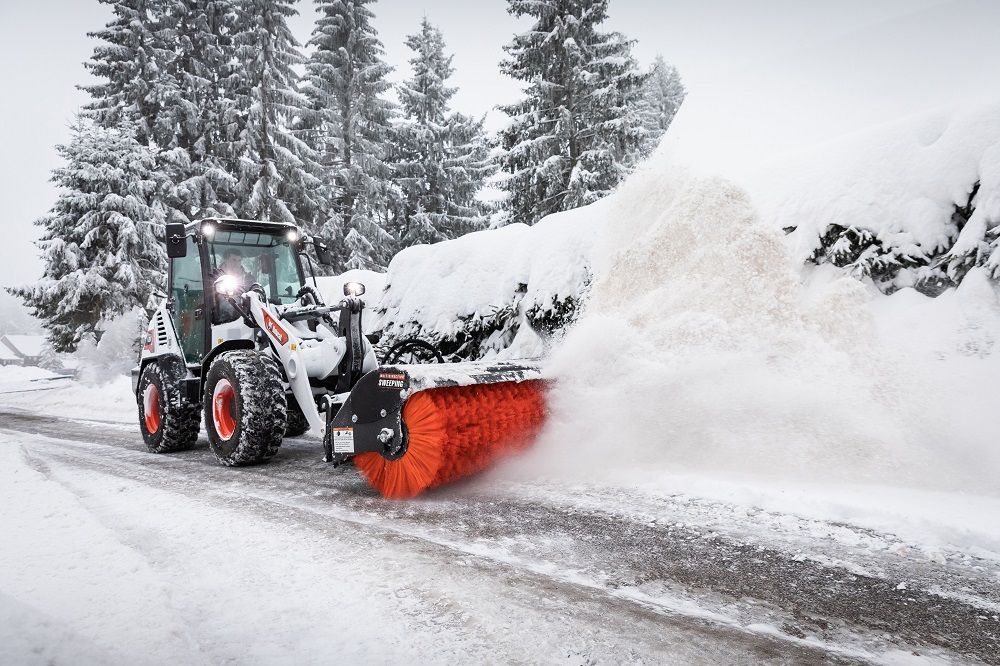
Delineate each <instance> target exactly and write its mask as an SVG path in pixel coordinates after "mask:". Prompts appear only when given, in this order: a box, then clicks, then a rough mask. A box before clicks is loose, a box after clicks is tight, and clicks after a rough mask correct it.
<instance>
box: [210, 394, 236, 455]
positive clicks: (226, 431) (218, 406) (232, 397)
mask: <svg viewBox="0 0 1000 666" xmlns="http://www.w3.org/2000/svg"><path fill="white" fill-rule="evenodd" d="M235 406H236V391H235V390H234V389H233V385H232V384H230V383H229V380H228V379H220V380H219V383H218V384H216V385H215V391H213V392H212V420H213V421H214V422H215V432H217V433H219V437H221V438H222V439H225V440H228V439H229V438H230V437H232V436H233V433H234V432H236V419H235V418H234V416H233V412H235V411H236V410H235V409H234V407H235Z"/></svg>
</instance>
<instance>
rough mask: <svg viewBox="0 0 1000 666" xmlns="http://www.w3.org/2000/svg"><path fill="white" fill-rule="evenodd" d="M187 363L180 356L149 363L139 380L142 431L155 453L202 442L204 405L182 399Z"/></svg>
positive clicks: (176, 449) (147, 446)
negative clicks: (199, 435) (200, 436)
mask: <svg viewBox="0 0 1000 666" xmlns="http://www.w3.org/2000/svg"><path fill="white" fill-rule="evenodd" d="M186 375H187V366H185V365H184V362H183V361H182V360H181V359H179V358H177V357H176V356H171V357H168V358H164V359H159V360H157V361H153V362H152V363H150V364H148V365H147V366H146V367H145V369H144V370H143V371H142V377H141V378H140V379H139V389H138V392H137V394H136V399H137V401H138V403H139V430H140V431H142V439H143V441H144V442H146V448H147V449H149V451H150V452H151V453H173V452H176V451H187V450H189V449H190V448H192V447H193V446H194V445H195V442H197V441H198V430H199V429H200V426H201V406H200V405H198V404H193V405H192V404H189V403H186V402H183V401H182V400H181V390H180V381H181V379H183V378H184V377H185V376H186Z"/></svg>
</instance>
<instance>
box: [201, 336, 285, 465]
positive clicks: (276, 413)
mask: <svg viewBox="0 0 1000 666" xmlns="http://www.w3.org/2000/svg"><path fill="white" fill-rule="evenodd" d="M286 409H287V406H286V403H285V389H284V387H283V386H282V383H281V371H280V370H279V369H278V364H277V363H275V361H274V359H272V358H270V357H268V356H264V355H262V354H258V353H257V352H255V351H250V350H246V349H240V350H237V351H230V352H225V353H223V354H220V355H219V356H218V358H216V359H215V361H213V362H212V367H211V368H210V369H209V371H208V375H207V377H206V379H205V431H206V432H207V433H208V443H209V446H211V448H212V453H214V454H215V457H216V458H218V459H219V462H221V463H222V464H223V465H228V466H239V465H255V464H258V463H262V462H266V461H268V460H270V459H271V458H272V457H274V454H275V453H277V452H278V448H279V447H280V446H281V439H282V437H283V436H284V434H285V425H286V421H287V413H286Z"/></svg>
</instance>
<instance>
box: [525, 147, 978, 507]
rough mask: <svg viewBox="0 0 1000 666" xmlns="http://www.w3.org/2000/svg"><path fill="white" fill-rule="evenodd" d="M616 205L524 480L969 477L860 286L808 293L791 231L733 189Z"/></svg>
mask: <svg viewBox="0 0 1000 666" xmlns="http://www.w3.org/2000/svg"><path fill="white" fill-rule="evenodd" d="M612 197H613V199H614V205H609V206H607V207H604V208H603V210H604V211H611V212H610V213H609V214H608V219H607V220H606V224H605V225H604V226H603V228H604V238H603V240H602V242H599V243H598V244H597V247H598V248H600V250H599V252H598V254H599V255H600V256H596V257H594V265H595V273H596V274H595V280H594V283H593V287H592V290H591V294H590V300H589V303H588V305H587V307H586V308H585V311H584V313H583V314H582V316H581V318H580V320H579V321H578V322H577V324H576V325H575V326H574V328H573V329H572V330H570V331H569V333H568V334H567V336H566V338H565V339H564V341H563V343H562V344H561V345H560V346H559V348H558V349H557V350H555V352H554V353H553V355H552V358H551V359H550V375H551V376H553V377H555V378H556V382H555V387H554V388H553V390H552V391H551V392H550V395H549V405H550V409H551V413H550V418H549V423H548V426H547V428H546V431H545V433H544V434H543V436H542V439H541V441H540V442H539V443H538V445H537V446H536V448H535V451H534V452H533V453H532V454H530V455H529V456H528V458H527V459H526V460H525V461H524V468H525V469H530V470H531V471H532V472H533V473H541V474H543V475H553V476H555V475H560V476H562V475H570V476H575V475H580V476H582V477H586V478H594V477H595V476H596V477H599V478H600V477H604V476H606V475H607V474H609V473H613V472H615V471H616V470H617V471H623V472H637V473H641V474H643V475H644V476H647V477H648V476H649V475H653V476H655V475H656V474H657V472H661V471H662V472H681V473H685V472H697V473H703V472H721V473H724V474H727V475H730V474H731V475H752V476H754V477H758V476H761V475H763V476H768V477H776V478H779V479H788V480H795V481H809V480H815V481H823V482H830V481H832V482H860V483H870V482H878V483H884V484H897V485H919V486H923V487H927V486H932V487H933V486H936V487H942V486H948V485H954V484H957V483H965V482H966V481H967V479H965V477H964V474H963V472H962V471H961V470H958V469H951V467H953V466H949V465H948V464H947V455H946V452H944V451H942V450H941V448H940V447H941V441H942V440H941V435H942V434H943V432H944V426H943V424H944V422H945V419H943V417H942V416H941V414H940V413H938V412H936V411H935V409H934V408H933V405H931V404H929V403H928V401H927V400H925V399H922V398H921V396H922V395H924V394H925V393H924V391H923V390H922V388H921V386H920V382H919V380H918V378H917V377H916V376H910V373H909V372H908V370H907V368H906V367H905V366H901V365H900V364H898V363H893V361H892V360H891V354H889V353H887V351H886V350H884V349H880V348H878V346H877V343H876V342H875V339H876V336H875V331H874V330H873V329H874V326H873V321H872V315H871V308H870V307H869V304H868V301H869V299H870V295H869V292H868V291H867V289H866V288H865V286H864V285H862V284H861V283H859V282H858V281H856V280H854V279H852V278H847V277H838V278H836V279H831V280H828V281H827V282H826V283H825V284H824V285H823V286H822V287H821V288H816V289H806V288H805V287H804V286H803V283H802V280H801V279H800V277H799V276H798V275H797V274H796V271H795V269H794V268H793V266H792V263H791V261H790V259H789V255H788V252H787V251H786V249H785V246H784V244H783V236H782V233H781V232H780V231H779V230H774V229H771V228H768V227H767V226H766V225H764V224H762V223H761V221H760V220H759V219H758V218H757V215H756V213H755V210H754V208H753V206H752V204H751V202H750V199H749V196H748V195H747V194H746V193H745V192H744V191H743V190H741V189H740V188H739V187H737V186H736V185H734V184H733V183H731V182H728V181H726V180H723V179H721V178H717V177H709V178H706V177H700V176H695V175H693V174H691V173H688V172H685V171H682V170H678V169H676V168H673V167H671V168H668V169H662V168H659V169H656V170H654V169H651V168H649V169H646V170H644V171H640V172H639V173H637V174H636V175H634V176H633V177H632V178H631V179H629V181H627V182H626V183H625V184H624V185H623V186H622V187H621V188H620V190H619V191H618V192H616V193H615V194H614V195H612ZM935 447H937V448H935Z"/></svg>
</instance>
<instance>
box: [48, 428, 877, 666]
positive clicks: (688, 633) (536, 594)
mask: <svg viewBox="0 0 1000 666" xmlns="http://www.w3.org/2000/svg"><path fill="white" fill-rule="evenodd" d="M32 445H33V450H34V451H35V454H34V455H41V456H44V458H45V460H47V461H48V462H49V464H51V465H53V466H54V467H55V468H56V469H57V470H60V471H59V472H58V473H57V476H59V475H64V476H68V477H70V478H72V477H74V476H75V475H79V474H81V473H84V474H88V475H92V474H93V472H97V473H100V474H102V475H110V476H111V477H114V478H119V479H122V478H126V479H128V478H133V479H137V480H138V482H140V483H142V484H145V485H148V486H151V487H154V488H158V489H162V490H166V491H168V492H174V493H180V494H183V495H184V496H186V497H192V496H196V497H198V498H199V499H200V500H201V501H206V502H208V503H209V504H210V505H212V506H216V505H219V504H220V503H221V504H222V505H225V506H226V507H228V508H230V509H234V510H238V511H240V512H249V514H251V515H252V516H254V517H257V518H261V519H264V520H272V521H275V522H278V523H281V524H282V525H287V524H289V523H290V522H291V523H293V524H294V525H295V526H296V528H297V529H304V530H309V531H312V532H314V533H317V534H319V535H321V536H322V537H323V538H325V539H329V540H330V541H335V542H337V544H340V543H341V542H342V541H344V540H345V538H346V540H347V541H348V542H349V548H350V549H351V550H356V549H358V548H360V549H361V550H368V551H370V552H379V553H382V552H386V545H387V544H386V542H388V545H389V549H388V551H389V552H399V551H402V552H403V553H405V554H406V555H405V556H406V557H416V558H418V559H422V560H426V561H427V562H426V563H424V564H423V565H421V566H420V567H419V569H420V570H422V571H426V570H428V569H430V568H439V569H442V570H443V571H442V573H441V574H439V575H438V576H436V578H438V581H437V582H441V581H447V580H449V579H451V578H452V577H453V576H456V575H457V576H459V577H463V578H469V576H470V574H468V573H465V572H466V571H471V572H473V574H472V582H470V583H469V587H470V588H471V589H475V588H476V586H477V585H479V586H482V585H483V580H484V579H490V580H495V579H499V580H501V581H505V583H504V585H503V592H504V595H505V596H506V597H511V596H513V597H514V599H513V601H514V605H515V607H520V608H522V610H523V609H525V608H530V607H532V606H542V607H543V608H549V609H555V610H557V611H558V614H559V615H560V616H562V617H560V619H559V620H558V621H557V622H556V624H561V625H564V628H563V629H561V630H560V633H563V632H569V633H570V634H574V633H580V632H582V634H583V635H587V636H589V635H594V636H596V637H598V638H599V639H600V640H598V641H597V642H598V646H599V644H600V642H601V641H604V642H605V643H607V641H608V640H609V638H610V637H614V638H615V639H616V641H617V643H616V644H617V645H618V646H619V647H620V646H629V647H628V648H627V649H625V648H622V649H624V650H625V651H624V652H618V653H615V652H612V653H610V654H606V655H604V657H605V658H610V659H612V660H613V661H618V660H621V658H622V656H624V657H625V659H624V660H625V661H629V662H642V661H643V660H645V659H651V660H652V661H653V662H654V663H657V662H661V661H662V659H663V658H665V657H666V656H667V655H669V656H670V657H671V659H670V660H671V661H672V662H676V661H677V658H678V657H679V656H680V655H681V654H684V653H686V652H691V651H692V650H694V651H695V652H696V653H697V654H698V658H697V661H708V662H712V663H807V664H808V663H855V662H857V661H859V659H858V658H857V657H854V658H851V657H849V656H848V655H839V654H838V653H837V651H836V649H834V650H833V651H826V650H822V649H817V647H816V646H810V645H805V644H804V643H798V642H795V641H788V640H787V639H782V638H779V637H775V636H771V635H767V634H766V633H761V632H754V631H747V630H745V629H742V628H740V627H738V626H732V625H729V626H726V625H719V624H718V623H717V622H716V621H714V620H713V619H712V618H704V617H703V618H699V617H691V616H685V615H681V614H677V613H671V612H667V611H665V609H664V608H662V607H660V606H658V605H657V604H656V603H653V602H652V601H645V600H637V599H634V598H630V597H628V596H622V595H616V594H614V593H611V594H609V593H608V591H607V590H603V589H600V588H596V587H593V586H588V585H585V584H580V583H573V582H570V581H566V580H562V579H560V577H559V576H554V575H551V574H549V575H546V574H545V573H544V572H533V571H526V570H525V568H524V567H522V566H518V563H517V562H504V561H498V560H496V559H494V558H490V557H488V556H485V557H484V556H483V555H481V554H478V555H477V554H476V553H475V552H470V551H469V550H463V545H464V546H465V547H466V548H467V547H468V544H461V543H455V544H451V545H447V544H441V543H437V542H435V541H433V540H428V539H427V538H426V537H425V536H422V535H419V534H410V533H407V531H405V530H399V529H393V526H392V524H391V523H387V522H386V521H385V520H384V519H383V518H382V517H379V516H377V515H375V516H372V515H370V514H368V515H366V514H358V515H356V516H354V520H353V521H351V520H350V518H349V517H348V518H347V520H344V519H343V516H332V515H330V514H329V513H323V512H321V511H317V510H315V509H312V510H311V509H309V508H305V507H302V506H298V505H297V504H296V503H295V502H291V503H289V502H281V501H275V499H273V498H268V497H264V496H261V495H260V494H258V493H256V492H254V491H255V489H254V488H252V487H248V484H246V483H236V484H230V485H227V486H222V487H220V486H219V485H217V484H216V483H215V480H214V479H202V478H190V477H184V476H181V475H180V474H179V473H181V472H184V471H190V470H183V469H180V466H176V465H172V464H168V465H159V466H153V467H150V468H147V469H144V470H141V473H140V474H139V475H138V476H137V475H136V474H135V472H136V470H135V469H134V467H135V465H134V464H132V463H134V462H135V460H134V459H135V458H136V457H139V458H141V459H154V460H163V458H162V457H160V456H148V455H145V454H139V453H134V452H131V451H121V450H119V451H117V452H116V453H118V454H121V455H114V456H110V457H108V456H106V455H102V454H106V453H111V452H115V451H114V450H113V449H111V450H109V448H108V447H102V446H100V445H92V444H88V445H83V446H73V447H72V450H67V448H66V445H65V443H63V442H50V441H44V440H35V441H33V442H32ZM157 467H158V468H157ZM260 469H262V470H263V469H264V468H260ZM236 478H238V479H243V478H245V477H244V475H239V474H237V475H236ZM105 485H108V484H105ZM289 490H290V489H289V488H285V489H284V490H283V492H285V493H286V494H294V493H289ZM313 499H314V500H318V501H319V502H320V503H321V504H325V503H326V501H327V500H326V496H325V494H323V495H322V496H320V497H319V498H316V497H315V495H314V496H313ZM377 503H378V504H385V503H384V502H382V501H381V500H378V501H377ZM333 513H340V512H333ZM349 514H350V511H347V515H348V516H349ZM338 517H339V518H340V520H337V519H336V518H338ZM112 522H113V521H112ZM351 523H353V525H354V527H363V529H362V530H361V531H360V532H358V531H357V530H351V531H350V532H345V531H344V529H343V528H344V526H345V525H349V524H351ZM348 535H350V537H349V538H347V536H348ZM359 535H360V536H359ZM359 538H360V539H361V540H362V541H363V542H364V543H363V546H360V547H359V546H357V545H356V543H355V542H356V541H357V540H358V539H359ZM333 547H334V548H339V547H341V546H339V545H335V546H333ZM471 550H472V551H474V550H475V549H471ZM456 567H461V568H459V569H456ZM463 574H464V575H463ZM421 584H422V585H425V586H427V585H430V587H432V588H433V586H434V585H435V581H434V580H433V579H432V580H430V581H427V580H422V581H421ZM411 587H412V585H411ZM505 601H510V600H509V599H507V600H505ZM719 619H721V618H719ZM549 621H550V622H551V621H553V620H549ZM542 631H543V633H544V631H547V630H542ZM602 634H604V636H602ZM684 644H693V645H694V648H692V647H691V646H690V645H689V646H688V647H679V646H681V645H684ZM616 649H618V648H616ZM574 650H575V652H574ZM594 650H595V645H594V644H593V641H591V644H589V645H588V644H584V645H582V646H579V647H577V648H574V649H572V650H571V651H570V652H571V654H569V655H568V656H569V657H571V658H574V659H575V658H576V657H581V661H585V660H584V659H582V657H586V656H587V655H591V656H593V654H592V653H593V651H594ZM612 655H617V657H615V656H612ZM655 655H659V657H657V656H655ZM529 661H530V659H529Z"/></svg>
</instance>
